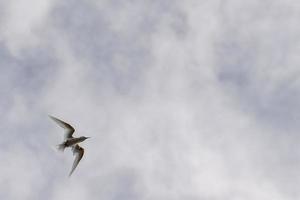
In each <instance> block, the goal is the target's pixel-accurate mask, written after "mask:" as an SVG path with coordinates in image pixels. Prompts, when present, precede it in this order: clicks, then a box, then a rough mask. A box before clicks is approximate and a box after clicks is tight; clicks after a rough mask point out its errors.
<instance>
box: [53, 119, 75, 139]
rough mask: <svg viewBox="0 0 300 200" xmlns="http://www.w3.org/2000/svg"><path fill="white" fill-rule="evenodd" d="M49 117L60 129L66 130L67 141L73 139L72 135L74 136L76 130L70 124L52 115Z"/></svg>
mask: <svg viewBox="0 0 300 200" xmlns="http://www.w3.org/2000/svg"><path fill="white" fill-rule="evenodd" d="M49 117H50V118H51V119H52V120H53V121H55V122H56V123H57V124H58V125H59V126H60V127H62V128H63V129H65V139H68V138H72V135H73V133H74V131H75V129H74V128H73V127H72V126H71V125H70V124H68V123H66V122H64V121H62V120H60V119H57V118H56V117H53V116H51V115H49Z"/></svg>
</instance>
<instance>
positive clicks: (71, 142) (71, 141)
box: [49, 115, 89, 176]
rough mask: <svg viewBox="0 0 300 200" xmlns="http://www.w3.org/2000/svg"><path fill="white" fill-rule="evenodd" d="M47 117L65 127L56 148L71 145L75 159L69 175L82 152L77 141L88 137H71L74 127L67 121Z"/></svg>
mask: <svg viewBox="0 0 300 200" xmlns="http://www.w3.org/2000/svg"><path fill="white" fill-rule="evenodd" d="M49 117H50V118H51V119H52V120H54V121H55V122H56V123H57V124H58V125H59V126H60V127H62V128H64V129H65V139H64V142H63V143H61V144H59V145H57V146H58V149H59V150H61V151H64V150H65V148H68V147H71V148H72V151H73V155H75V160H74V163H73V166H72V170H71V172H70V174H69V176H71V174H72V173H73V171H74V170H75V168H76V167H77V165H78V163H79V162H80V160H81V159H82V157H83V154H84V149H83V148H82V147H81V146H79V145H78V143H80V142H83V141H84V140H86V139H88V138H89V137H85V136H81V137H77V138H76V137H73V133H74V132H75V129H74V128H73V127H72V126H71V125H70V124H68V123H66V122H64V121H62V120H60V119H57V118H55V117H53V116H50V115H49Z"/></svg>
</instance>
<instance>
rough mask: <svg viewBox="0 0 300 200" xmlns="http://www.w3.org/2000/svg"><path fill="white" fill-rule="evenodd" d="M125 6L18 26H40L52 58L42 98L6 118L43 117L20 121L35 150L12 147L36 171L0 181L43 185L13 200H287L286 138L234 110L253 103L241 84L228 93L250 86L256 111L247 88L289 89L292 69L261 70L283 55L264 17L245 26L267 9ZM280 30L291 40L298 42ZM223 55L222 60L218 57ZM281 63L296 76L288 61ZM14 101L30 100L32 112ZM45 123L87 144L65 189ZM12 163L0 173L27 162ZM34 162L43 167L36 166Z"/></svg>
mask: <svg viewBox="0 0 300 200" xmlns="http://www.w3.org/2000/svg"><path fill="white" fill-rule="evenodd" d="M116 2H119V3H120V5H123V4H122V2H121V1H116ZM168 3H170V4H171V3H172V5H171V6H170V7H168V6H167V5H168ZM124 4H125V6H124V7H123V6H120V7H115V5H113V4H111V3H109V2H108V1H101V2H99V3H95V2H89V1H85V2H81V3H78V2H75V1H74V2H73V1H68V2H67V3H66V4H64V3H62V4H57V5H56V6H55V10H54V11H53V12H51V15H50V16H49V18H43V17H44V16H46V15H44V14H35V15H34V16H36V17H32V18H31V19H28V20H27V21H28V24H30V26H35V24H38V22H39V23H40V22H41V20H42V19H43V20H46V21H47V22H49V24H47V27H46V26H43V27H44V28H45V27H46V28H45V31H44V33H46V35H43V34H42V36H41V38H43V39H44V40H45V41H43V43H44V44H45V46H47V47H45V48H49V49H54V51H51V52H52V53H53V54H54V55H52V56H54V57H55V58H56V59H57V66H55V67H56V70H55V73H50V74H49V76H47V77H45V79H47V81H45V82H44V84H43V85H41V86H40V87H42V91H43V92H40V93H38V94H36V96H34V95H33V94H28V95H26V92H24V94H25V95H24V94H23V93H22V94H23V95H24V96H23V97H19V96H18V95H16V96H15V97H16V98H15V103H14V104H13V105H14V107H13V108H12V109H10V111H11V113H10V118H11V119H12V121H15V122H21V121H23V120H24V119H25V118H26V116H25V115H24V112H30V110H33V111H34V112H38V113H39V114H38V116H44V118H40V119H39V118H38V117H37V116H36V115H35V114H34V113H30V114H29V117H28V118H27V120H28V121H29V122H31V123H33V124H32V129H33V127H36V126H37V127H39V131H38V133H39V134H38V136H39V138H41V140H42V141H41V142H40V143H39V144H35V143H34V142H32V139H27V138H26V139H24V138H22V137H21V139H20V141H19V142H20V143H21V144H22V151H23V148H24V151H25V152H28V154H30V153H33V152H35V151H37V150H38V151H39V153H38V154H37V155H36V156H35V157H33V158H31V159H30V160H26V162H29V163H30V165H29V166H30V168H31V167H34V166H36V168H37V169H38V170H37V171H35V172H34V173H30V174H28V177H27V176H26V177H27V178H26V177H23V179H22V180H21V181H20V182H17V181H15V180H14V179H13V175H12V172H8V173H7V175H6V176H5V177H7V178H6V181H7V182H8V183H9V184H10V185H14V184H16V185H18V186H20V187H21V186H22V185H23V183H24V182H25V183H26V184H27V183H32V182H34V181H35V180H37V181H38V183H40V182H39V181H41V182H42V183H43V184H41V186H40V187H39V188H36V187H33V186H31V185H27V187H28V188H27V189H26V190H24V191H23V190H22V189H19V190H17V193H16V195H20V196H21V195H24V198H25V199H26V198H27V199H32V198H36V199H38V197H37V196H35V195H34V194H36V193H37V192H38V193H41V191H43V193H45V194H47V198H48V199H66V198H72V199H99V198H103V199H147V200H148V199H149V200H152V199H153V200H154V199H155V200H156V199H172V200H173V199H191V200H195V199H245V200H247V199H272V200H274V199H276V200H277V199H278V200H282V199H296V198H297V197H298V196H299V193H298V192H297V191H298V189H297V187H296V186H297V185H298V184H297V183H299V179H298V177H297V174H295V173H296V172H297V170H296V169H297V167H299V165H300V164H299V159H297V158H296V156H295V155H298V154H299V151H298V150H294V152H293V151H292V150H293V149H291V147H293V146H294V145H295V142H294V141H293V139H295V138H297V136H295V135H292V134H290V135H289V137H287V136H284V135H283V136H281V137H279V136H277V135H276V134H278V133H280V134H284V133H282V132H281V131H280V130H277V129H276V130H275V129H274V128H270V124H271V125H272V120H271V121H262V120H261V118H260V117H261V116H259V112H263V111H264V110H262V111H261V110H260V109H261V107H259V106H257V102H256V101H255V99H249V100H248V101H247V102H248V104H249V106H252V107H254V108H255V109H254V113H256V114H257V115H253V114H252V113H251V112H249V110H247V109H243V105H244V101H246V100H244V99H245V98H244V97H243V95H244V94H248V93H250V94H252V93H251V92H253V91H252V90H248V85H247V83H248V82H246V86H245V85H238V83H239V81H240V83H243V81H246V80H244V79H243V77H248V78H249V79H250V88H252V85H251V84H254V86H253V88H263V91H262V92H259V90H257V91H256V90H255V95H257V96H260V97H261V99H262V101H263V100H265V101H267V100H268V99H267V98H268V96H267V97H266V96H265V94H264V92H265V91H266V89H265V88H264V85H262V86H260V85H259V84H257V85H256V83H255V81H258V83H266V84H268V85H270V87H276V86H277V83H278V81H286V79H285V78H282V77H281V76H279V74H281V73H284V74H285V75H284V77H289V76H291V74H293V73H295V71H296V70H297V69H295V68H294V67H293V66H292V65H288V66H289V67H288V68H289V70H287V71H285V70H283V69H282V68H280V66H279V65H275V68H271V69H270V68H269V66H272V65H267V64H265V63H269V61H270V60H271V59H272V58H274V59H275V58H276V56H277V55H278V53H277V51H278V52H280V51H279V50H277V49H276V48H280V47H281V45H282V44H286V43H289V42H285V40H284V41H283V42H282V43H280V44H277V43H274V44H273V43H264V39H266V38H267V37H269V36H272V35H273V30H277V28H276V25H277V24H279V25H283V24H282V23H276V22H274V21H273V19H272V17H268V16H267V17H264V16H259V15H258V17H257V16H256V11H257V9H258V8H260V6H265V7H266V6H267V5H266V4H264V3H260V2H258V1H255V2H252V3H251V5H248V3H246V4H244V3H243V4H241V3H239V2H238V1H227V4H226V3H225V4H224V3H223V4H221V2H219V1H211V2H204V1H186V2H179V1H177V2H171V1H170V2H167V3H166V2H165V3H163V2H160V1H145V2H142V3H141V2H135V1H131V2H127V3H124ZM287 4H288V3H287ZM283 5H286V4H284V3H283ZM94 6H97V7H94ZM46 7H47V8H48V6H45V8H46ZM248 7H250V8H251V9H249V11H248V9H247V8H248ZM70 8H72V9H70ZM263 8H264V7H262V8H261V9H262V10H263ZM276 9H278V7H276V6H275V7H271V9H270V10H272V11H274V10H275V11H276ZM45 10H48V9H45ZM100 11H101V12H100ZM275 11H274V12H275ZM47 12H48V11H47ZM42 13H45V12H42ZM114 13H115V14H114ZM258 13H264V12H263V11H260V10H258ZM52 15H53V18H52ZM42 16H43V17H42ZM78 16H80V17H81V18H80V19H79V21H78ZM284 16H285V15H284ZM50 18H51V19H50ZM18 19H20V18H18ZM260 19H262V20H260ZM292 19H294V17H293V16H290V17H287V20H288V21H289V20H292ZM16 21H18V20H17V19H16ZM37 21H38V22H37ZM29 22H30V23H29ZM84 22H86V23H84ZM254 22H255V23H254ZM6 23H7V24H9V25H10V26H11V27H14V26H16V27H17V28H15V29H16V30H17V29H20V30H23V29H24V30H25V29H27V28H24V27H23V28H22V26H21V25H20V26H19V25H18V23H19V21H18V23H17V22H16V23H14V21H9V20H7V21H6ZM244 23H246V25H245V24H244ZM252 23H253V24H252ZM260 23H261V24H260ZM264 24H267V26H269V27H270V28H266V27H265V26H264ZM100 25H101V26H100ZM102 25H103V26H102ZM257 25H258V26H257ZM24 26H25V25H24ZM28 26H29V25H28ZM283 27H284V26H283ZM239 29H240V30H239ZM288 30H289V32H290V34H292V35H294V34H295V33H294V32H297V31H298V30H295V29H292V28H291V29H288ZM256 31H257V32H256ZM223 33H224V35H223ZM1 34H3V33H1ZM255 34H257V35H255ZM249 35H252V36H251V37H250V36H249ZM288 35H289V34H287V35H283V36H280V37H282V38H287V36H288ZM249 37H250V38H252V37H253V38H254V39H252V40H250V41H254V42H255V43H254V47H253V46H252V44H250V43H249V40H248V38H249ZM278 37H279V36H278ZM276 38H277V37H276ZM46 39H47V40H46ZM232 43H233V44H234V45H235V46H234V45H233V46H234V48H233V50H232V49H231V48H228V49H229V50H227V47H228V46H230V45H231V44H232ZM256 44H257V45H258V46H255V45H256ZM273 45H274V47H273ZM277 45H278V46H277ZM289 45H291V44H290V43H289ZM21 46H22V45H21ZM21 46H18V47H21ZM25 47H27V46H25ZM275 47H276V48H275ZM22 48H24V46H22ZM27 48H28V47H27ZM31 48H33V47H31ZM31 48H28V49H29V50H30V49H31ZM257 48H258V49H259V51H256V50H257ZM291 51H292V52H295V50H293V49H291ZM257 52H258V53H257ZM261 53H265V54H263V55H266V57H264V56H262V55H261ZM247 56H252V57H250V59H249V58H248V57H247ZM287 57H288V56H287ZM252 59H254V60H252ZM290 62H293V64H295V65H296V64H297V59H294V60H293V61H290ZM224 63H225V64H224ZM249 63H250V64H249ZM256 64H257V66H256ZM283 64H285V63H283ZM45 65H47V63H46V64H45ZM248 66H249V67H248ZM50 67H53V66H50V65H49V68H50ZM239 67H241V68H239ZM239 69H242V70H239ZM262 69H263V70H262ZM273 69H274V70H275V71H273ZM269 71H270V72H272V73H269ZM252 72H253V74H254V76H252V75H253V74H252ZM224 77H225V78H224ZM23 78H25V79H26V77H23ZM27 78H28V79H30V78H34V77H27ZM265 78H269V79H268V80H270V81H265V80H264V79H265ZM240 79H241V80H240ZM228 82H229V83H231V84H228ZM287 84H288V83H287ZM235 88H241V91H242V92H240V91H239V90H238V89H235ZM25 89H26V88H24V90H25ZM26 90H28V89H26ZM233 90H235V92H232V91H233ZM243 92H245V93H243ZM31 93H33V92H31ZM249 96H250V95H249ZM18 97H19V98H18ZM272 97H274V96H272ZM23 98H25V99H26V100H27V99H31V98H38V99H37V100H35V101H33V102H36V105H32V104H29V103H28V102H31V101H28V100H27V101H26V100H22V99H23ZM275 98H276V96H275ZM274 105H277V104H274ZM30 106H31V107H30ZM297 106H299V105H298V104H293V107H288V108H287V109H294V107H297ZM32 108H33V109H32ZM270 108H274V106H273V107H272V106H271V107H270ZM19 113H21V114H20V115H19ZM46 114H52V115H55V116H57V117H60V118H62V119H65V120H66V121H68V122H70V123H72V124H74V125H75V127H76V129H77V130H78V133H77V132H76V135H87V136H91V137H92V138H91V139H90V140H87V141H85V142H84V143H83V144H82V146H83V147H84V148H85V149H86V154H85V155H86V156H85V157H84V158H83V160H82V162H81V163H80V164H79V166H78V168H77V169H76V171H75V173H74V174H73V176H72V178H71V179H67V174H68V170H69V168H70V167H71V164H72V161H73V158H72V157H71V154H70V152H68V151H67V152H65V154H64V155H60V156H59V155H58V154H55V153H54V152H52V151H51V150H50V148H47V147H44V146H43V145H49V143H50V145H54V144H55V143H58V142H59V141H60V139H61V137H60V132H59V131H60V129H59V128H58V127H55V125H54V124H53V123H52V122H51V121H50V120H48V119H46V117H47V116H46ZM14 119H15V120H14ZM272 119H273V118H272ZM34 120H37V121H36V124H35V122H34ZM282 123H286V122H285V121H283V122H282ZM19 126H21V127H23V126H24V124H22V125H19ZM29 130H31V129H28V128H27V129H25V132H26V133H27V132H28V131H29ZM40 130H43V131H41V132H40ZM48 130H49V131H48ZM28 134H29V133H28ZM41 134H45V136H42V135H41ZM14 136H19V133H14ZM30 136H32V133H31V134H30ZM280 138H281V139H282V138H283V139H284V142H282V143H281V142H280V140H279V139H280ZM13 139H15V138H11V139H10V140H9V141H10V142H12V141H13ZM48 140H50V142H49V141H48ZM26 147H28V149H26ZM16 154H17V153H16V152H15V153H12V152H11V151H7V152H6V151H2V155H5V157H6V160H7V162H8V163H13V161H14V159H17V162H16V163H19V164H16V165H15V166H16V168H17V167H18V166H20V167H23V164H20V163H22V160H24V158H26V156H27V155H24V154H22V153H21V154H19V157H15V155H16ZM41 157H42V158H43V159H42V162H37V160H38V159H39V158H41ZM282 162H285V163H284V165H283V163H282ZM289 162H291V163H293V165H289ZM41 163H42V164H41ZM43 165H47V168H46V169H43ZM26 169H27V168H26ZM1 173H4V172H3V171H1ZM41 173H42V174H43V175H41ZM0 175H1V176H2V175H3V174H0ZM41 176H42V178H43V180H41ZM281 180H286V181H290V182H291V183H293V184H294V185H293V184H286V183H285V182H281ZM22 181H23V182H22ZM44 181H45V182H44ZM45 188H46V189H45ZM3 190H6V189H2V188H1V190H0V194H1V193H3ZM11 193H12V192H11V191H10V190H6V193H5V194H6V196H7V197H8V198H10V199H13V198H15V197H16V196H13V194H11Z"/></svg>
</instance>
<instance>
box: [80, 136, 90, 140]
mask: <svg viewBox="0 0 300 200" xmlns="http://www.w3.org/2000/svg"><path fill="white" fill-rule="evenodd" d="M81 138H82V139H83V140H86V139H88V138H90V137H85V136H82V137H81Z"/></svg>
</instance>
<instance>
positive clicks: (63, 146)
mask: <svg viewBox="0 0 300 200" xmlns="http://www.w3.org/2000/svg"><path fill="white" fill-rule="evenodd" d="M56 147H57V150H59V151H64V150H65V148H66V145H65V144H64V143H62V144H58V145H57V146H56Z"/></svg>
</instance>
